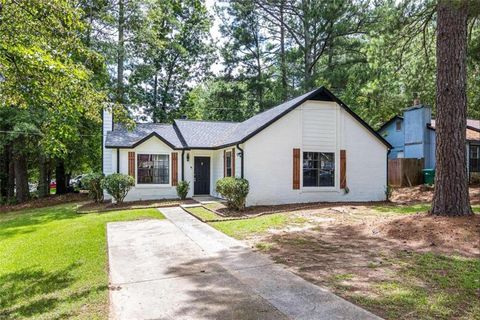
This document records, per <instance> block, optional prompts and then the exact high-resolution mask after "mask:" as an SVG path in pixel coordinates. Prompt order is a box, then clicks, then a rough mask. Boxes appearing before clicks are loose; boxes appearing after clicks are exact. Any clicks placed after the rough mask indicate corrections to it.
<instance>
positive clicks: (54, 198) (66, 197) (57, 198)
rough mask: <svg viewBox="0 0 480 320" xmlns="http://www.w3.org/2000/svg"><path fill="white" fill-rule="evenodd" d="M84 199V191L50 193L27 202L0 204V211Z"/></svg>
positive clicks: (33, 207) (46, 205)
mask: <svg viewBox="0 0 480 320" xmlns="http://www.w3.org/2000/svg"><path fill="white" fill-rule="evenodd" d="M86 200H88V194H86V193H67V194H62V195H50V196H48V197H46V198H41V199H31V200H29V201H27V202H24V203H19V204H15V205H4V206H0V213H4V212H12V211H19V210H24V209H35V208H44V207H50V206H54V205H57V204H62V203H69V202H80V201H86Z"/></svg>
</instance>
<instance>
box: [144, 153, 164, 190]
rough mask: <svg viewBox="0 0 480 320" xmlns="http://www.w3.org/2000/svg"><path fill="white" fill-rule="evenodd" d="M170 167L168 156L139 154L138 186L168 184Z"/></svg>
mask: <svg viewBox="0 0 480 320" xmlns="http://www.w3.org/2000/svg"><path fill="white" fill-rule="evenodd" d="M169 174H170V166H169V155H168V154H138V155H137V183H138V184H168V183H169V176H170V175H169Z"/></svg>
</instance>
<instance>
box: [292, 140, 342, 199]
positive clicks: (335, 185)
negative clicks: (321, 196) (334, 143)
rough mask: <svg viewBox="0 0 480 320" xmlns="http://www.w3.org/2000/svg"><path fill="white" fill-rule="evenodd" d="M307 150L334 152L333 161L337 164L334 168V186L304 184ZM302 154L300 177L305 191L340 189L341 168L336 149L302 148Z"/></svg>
mask: <svg viewBox="0 0 480 320" xmlns="http://www.w3.org/2000/svg"><path fill="white" fill-rule="evenodd" d="M305 152H316V153H333V156H334V160H333V163H334V165H335V168H334V175H333V186H318V187H317V186H311V187H308V186H304V185H303V160H304V158H303V154H304V153H305ZM300 154H301V167H300V170H301V175H300V176H301V179H300V183H301V189H302V191H303V192H320V191H338V190H339V189H338V186H339V182H338V180H339V173H338V170H339V162H338V161H339V154H338V152H337V151H335V150H312V149H302V150H300Z"/></svg>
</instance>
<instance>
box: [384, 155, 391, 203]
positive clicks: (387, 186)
mask: <svg viewBox="0 0 480 320" xmlns="http://www.w3.org/2000/svg"><path fill="white" fill-rule="evenodd" d="M391 151H392V150H391V149H388V151H387V165H386V168H387V174H386V175H385V176H386V177H387V183H386V185H385V186H386V190H385V191H388V188H389V185H388V155H389V154H390V152H391ZM389 200H390V199H387V201H389Z"/></svg>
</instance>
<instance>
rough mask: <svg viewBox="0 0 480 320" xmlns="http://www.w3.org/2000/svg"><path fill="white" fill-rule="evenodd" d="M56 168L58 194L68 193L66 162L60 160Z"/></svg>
mask: <svg viewBox="0 0 480 320" xmlns="http://www.w3.org/2000/svg"><path fill="white" fill-rule="evenodd" d="M56 162H57V164H56V166H55V180H56V181H57V191H56V194H65V193H67V180H66V176H65V162H64V161H63V160H60V159H58V160H57V161H56Z"/></svg>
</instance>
